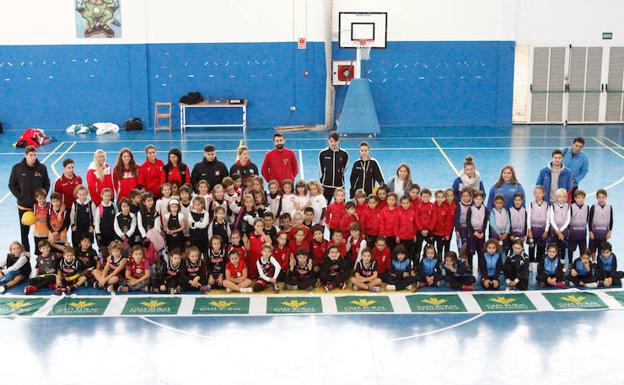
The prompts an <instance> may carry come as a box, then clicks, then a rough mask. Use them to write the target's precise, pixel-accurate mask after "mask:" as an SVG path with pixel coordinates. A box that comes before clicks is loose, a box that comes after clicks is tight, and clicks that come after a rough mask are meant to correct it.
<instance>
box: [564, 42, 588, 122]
mask: <svg viewBox="0 0 624 385" xmlns="http://www.w3.org/2000/svg"><path fill="white" fill-rule="evenodd" d="M586 61H587V47H572V48H570V68H569V70H568V71H569V85H570V90H569V91H570V93H569V95H568V121H570V122H582V121H583V99H584V96H585V95H584V89H585V64H586Z"/></svg>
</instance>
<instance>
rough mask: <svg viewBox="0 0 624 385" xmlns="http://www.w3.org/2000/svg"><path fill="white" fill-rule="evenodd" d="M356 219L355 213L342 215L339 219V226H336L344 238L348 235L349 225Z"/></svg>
mask: <svg viewBox="0 0 624 385" xmlns="http://www.w3.org/2000/svg"><path fill="white" fill-rule="evenodd" d="M357 221H358V217H357V214H356V215H349V214H346V215H345V216H344V217H342V219H341V220H340V226H339V227H338V228H339V229H340V231H342V234H343V235H344V237H345V238H348V237H349V234H350V232H349V227H350V226H351V223H353V222H357Z"/></svg>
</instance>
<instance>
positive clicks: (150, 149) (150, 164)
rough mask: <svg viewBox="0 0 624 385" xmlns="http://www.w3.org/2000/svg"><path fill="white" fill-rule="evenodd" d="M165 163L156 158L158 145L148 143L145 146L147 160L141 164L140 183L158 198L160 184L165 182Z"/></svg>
mask: <svg viewBox="0 0 624 385" xmlns="http://www.w3.org/2000/svg"><path fill="white" fill-rule="evenodd" d="M164 165H165V164H164V163H163V161H162V160H160V159H158V158H156V146H154V145H153V144H148V145H147V147H145V162H144V163H143V164H142V165H141V166H139V184H140V185H142V186H143V187H144V188H145V191H148V192H151V193H152V194H153V195H154V197H156V199H158V198H160V190H159V188H160V185H161V184H163V183H165V174H163V166H164Z"/></svg>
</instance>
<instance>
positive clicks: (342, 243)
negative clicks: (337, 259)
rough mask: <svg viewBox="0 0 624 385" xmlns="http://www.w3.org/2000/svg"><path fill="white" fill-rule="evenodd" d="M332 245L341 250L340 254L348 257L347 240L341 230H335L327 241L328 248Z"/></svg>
mask: <svg viewBox="0 0 624 385" xmlns="http://www.w3.org/2000/svg"><path fill="white" fill-rule="evenodd" d="M331 246H336V247H337V248H338V251H340V255H341V256H342V257H345V258H346V257H347V241H346V239H345V237H344V234H343V233H342V231H341V230H336V231H334V234H333V235H332V237H331V240H330V241H329V242H328V243H327V248H328V250H329V248H330V247H331Z"/></svg>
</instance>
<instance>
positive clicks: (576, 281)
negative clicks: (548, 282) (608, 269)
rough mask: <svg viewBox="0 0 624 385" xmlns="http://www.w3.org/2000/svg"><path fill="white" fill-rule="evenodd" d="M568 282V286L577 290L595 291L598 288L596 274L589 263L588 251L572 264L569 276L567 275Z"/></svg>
mask: <svg viewBox="0 0 624 385" xmlns="http://www.w3.org/2000/svg"><path fill="white" fill-rule="evenodd" d="M568 282H569V284H570V286H576V287H579V288H582V287H586V288H589V289H595V288H596V287H598V282H597V279H596V274H595V271H594V267H593V265H592V262H591V255H590V253H589V252H588V251H585V252H583V253H581V255H580V256H579V257H578V258H576V259H575V260H574V262H572V265H571V266H570V274H569V275H568Z"/></svg>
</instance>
